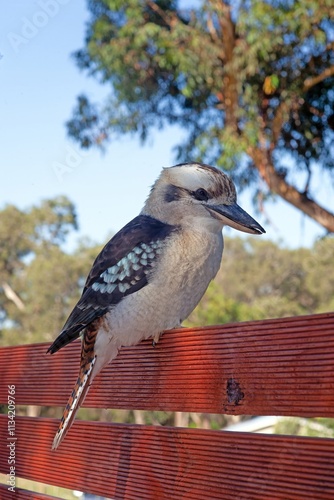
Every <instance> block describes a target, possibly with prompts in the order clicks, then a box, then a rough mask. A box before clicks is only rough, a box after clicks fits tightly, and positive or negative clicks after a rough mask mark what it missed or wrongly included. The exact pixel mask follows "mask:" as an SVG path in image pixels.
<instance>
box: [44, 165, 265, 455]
mask: <svg viewBox="0 0 334 500" xmlns="http://www.w3.org/2000/svg"><path fill="white" fill-rule="evenodd" d="M236 200H237V195H236V190H235V187H234V184H233V182H232V181H231V179H230V178H229V177H228V176H227V175H226V174H224V173H223V172H221V171H220V170H218V169H216V168H214V167H210V166H209V165H204V164H201V163H184V164H180V165H176V166H174V167H170V168H164V169H163V170H162V173H161V175H160V176H159V178H158V179H157V180H156V182H155V183H154V185H153V187H152V189H151V192H150V194H149V196H148V198H147V201H146V203H145V205H144V208H143V209H142V211H141V213H140V214H139V215H138V216H137V217H135V218H134V219H133V220H132V221H131V222H129V223H128V224H127V225H126V226H124V227H123V229H121V230H120V231H119V232H118V233H117V234H116V235H115V236H113V238H111V240H110V241H109V242H108V243H107V244H106V245H105V247H104V248H103V250H102V251H101V253H100V254H99V255H98V256H97V258H96V260H95V262H94V264H93V267H92V269H91V271H90V273H89V275H88V278H87V280H86V284H85V286H84V289H83V292H82V295H81V298H80V300H79V302H78V303H77V305H76V306H75V307H74V309H73V311H72V312H71V314H70V316H69V318H68V320H67V321H66V323H65V325H64V327H63V330H62V331H61V333H60V335H59V336H58V338H57V339H56V340H55V341H54V342H53V344H52V345H51V347H50V348H49V349H48V352H50V353H51V354H53V353H55V352H57V351H58V350H59V349H61V348H62V347H64V346H65V345H66V344H68V343H69V342H72V340H75V339H77V338H78V337H79V335H80V334H82V350H81V363H80V371H79V376H78V379H77V382H76V384H75V387H74V389H73V391H72V394H71V396H70V398H69V401H68V403H67V405H66V408H65V410H64V414H63V417H62V420H61V423H60V426H59V429H58V431H57V434H56V436H55V438H54V441H53V449H55V448H57V447H58V446H59V444H60V442H61V441H62V439H63V438H64V436H65V434H66V432H67V430H68V429H69V427H70V425H71V423H72V421H73V419H74V416H75V414H76V411H77V410H78V408H79V407H80V405H81V404H82V402H83V400H84V397H85V395H86V394H87V391H88V388H89V386H90V385H91V383H92V381H93V379H94V378H95V377H96V375H97V374H98V373H99V372H100V371H101V370H102V368H103V367H104V366H105V365H107V364H108V363H110V362H111V361H112V360H113V359H114V358H115V357H116V356H117V353H118V351H119V349H120V348H121V347H122V346H133V345H135V344H138V343H139V342H140V341H141V340H143V339H148V338H152V339H153V342H157V341H158V340H159V336H160V335H161V333H162V332H163V331H164V330H169V329H172V328H175V327H178V326H180V324H181V323H182V321H183V320H184V319H186V318H187V317H188V315H189V314H190V313H191V312H192V311H193V309H194V308H195V307H196V305H197V304H198V302H199V301H200V299H201V298H202V296H203V294H204V292H205V291H206V289H207V287H208V285H209V283H210V281H211V280H212V279H213V278H214V277H215V275H216V274H217V272H218V269H219V267H220V263H221V259H222V254H223V235H222V229H223V227H224V226H225V225H227V226H231V227H234V228H235V229H238V230H240V231H244V232H246V233H252V234H261V233H264V232H265V231H264V229H263V228H262V227H261V226H260V224H258V223H257V222H256V221H255V220H254V219H253V218H252V217H251V216H250V215H248V214H247V213H246V212H245V211H244V210H243V209H242V208H240V207H239V205H237V202H236Z"/></svg>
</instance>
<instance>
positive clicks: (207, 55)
mask: <svg viewBox="0 0 334 500" xmlns="http://www.w3.org/2000/svg"><path fill="white" fill-rule="evenodd" d="M88 6H89V10H90V13H91V18H90V21H89V23H88V29H87V37H86V46H85V48H83V49H82V50H79V51H78V52H76V54H75V60H76V62H77V64H78V66H79V68H81V69H83V70H86V71H87V72H88V74H89V75H91V76H93V77H95V78H97V79H99V80H100V81H101V83H104V84H105V83H108V84H110V86H111V91H110V96H109V97H108V99H107V100H106V102H105V103H104V104H103V105H100V106H99V105H97V104H94V103H91V102H89V100H88V98H87V97H86V96H84V95H81V96H79V97H78V102H77V105H76V108H75V109H74V114H73V117H72V119H71V120H70V121H69V122H68V132H69V134H70V136H72V137H73V138H75V139H76V140H78V141H79V142H80V144H81V146H82V147H85V148H87V147H90V146H92V145H101V144H103V143H104V142H105V141H107V140H111V139H113V138H115V136H117V135H118V134H125V133H137V134H139V136H140V137H141V139H142V140H144V139H145V138H146V137H147V135H148V133H149V132H150V131H151V130H152V129H156V128H161V127H163V126H164V125H166V124H178V125H179V126H180V127H183V128H184V130H185V131H186V134H187V135H186V139H185V141H184V143H183V144H180V145H179V147H178V149H177V151H178V158H179V160H181V161H186V160H188V161H189V159H192V160H200V161H204V162H208V163H212V164H216V165H218V166H221V167H223V168H224V169H225V170H229V171H230V173H231V174H232V176H233V177H234V179H235V180H236V182H237V183H238V185H239V188H242V187H246V186H247V187H249V186H250V187H251V188H252V190H253V194H254V197H255V198H257V199H258V200H260V202H261V203H262V201H263V200H265V199H266V198H267V197H269V196H270V195H279V196H280V197H282V198H283V199H284V200H286V201H287V202H288V203H290V204H292V205H293V206H295V207H297V208H298V209H300V210H301V211H302V212H304V213H305V214H307V215H308V216H310V217H312V218H313V219H314V220H315V221H317V222H318V223H319V224H321V225H322V226H323V227H324V228H326V230H327V231H329V232H334V216H333V214H332V213H330V212H329V211H328V210H326V209H325V208H323V207H322V206H321V204H320V203H319V202H318V201H316V200H315V199H314V198H313V193H312V190H311V177H312V173H313V172H314V171H318V172H321V173H322V174H323V173H324V172H325V171H326V172H329V173H331V174H332V173H333V171H334V169H333V139H334V132H333V129H334V110H333V103H334V90H333V89H334V36H333V33H334V21H333V15H332V14H333V12H332V8H333V3H332V1H331V0H317V1H315V0H306V1H299V0H291V1H290V0H267V1H263V0H262V1H260V0H252V1H251V2H250V1H248V0H244V1H241V2H228V1H221V0H207V1H205V2H204V1H202V2H194V7H193V8H188V9H184V8H182V9H181V8H180V7H179V4H178V2H177V1H176V0H156V1H154V0H131V1H130V0H127V1H126V0H124V1H120V0H98V1H90V2H88ZM323 179H324V182H326V177H325V176H324V177H323Z"/></svg>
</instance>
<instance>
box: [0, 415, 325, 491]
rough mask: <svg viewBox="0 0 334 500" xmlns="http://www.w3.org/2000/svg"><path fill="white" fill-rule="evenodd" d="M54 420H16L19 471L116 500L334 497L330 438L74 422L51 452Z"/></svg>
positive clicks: (0, 434)
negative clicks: (55, 448) (60, 442)
mask: <svg viewBox="0 0 334 500" xmlns="http://www.w3.org/2000/svg"><path fill="white" fill-rule="evenodd" d="M57 425H58V422H57V421H56V420H53V419H45V418H38V419H36V418H29V417H21V418H18V419H17V424H16V435H17V448H16V451H17V453H16V457H17V462H16V468H17V469H16V470H17V475H18V476H20V477H25V478H29V479H32V480H36V481H41V482H47V483H51V484H54V485H58V486H63V487H66V488H72V489H77V490H81V491H88V492H90V491H91V492H92V491H94V492H95V493H97V494H100V495H105V496H107V497H109V498H114V499H116V500H121V499H122V500H124V499H126V500H139V499H140V500H143V499H145V500H174V499H175V500H181V499H182V500H191V499H192V500H194V499H196V500H199V499H201V500H202V499H205V500H231V499H233V500H255V499H256V500H297V499H298V500H301V499H303V500H304V499H312V500H315V499H316V500H333V498H334V460H333V456H334V444H333V440H331V439H318V438H302V437H291V436H274V435H263V434H262V435H261V434H249V433H234V432H223V431H206V430H199V429H182V428H169V427H155V426H137V425H121V424H117V425H116V424H106V423H101V422H98V423H97V422H83V421H81V422H80V421H77V422H75V424H74V425H73V427H72V429H71V431H70V433H69V434H68V437H67V438H66V440H65V441H64V443H63V444H62V446H61V447H60V448H59V450H57V451H56V452H52V451H51V450H50V447H51V442H52V438H53V435H54V433H55V431H56V428H57ZM6 433H7V420H6V417H5V416H2V417H0V439H1V442H4V440H5V438H6ZM7 467H8V465H7V462H6V457H5V456H4V455H3V454H2V455H1V456H0V471H1V472H6V469H7Z"/></svg>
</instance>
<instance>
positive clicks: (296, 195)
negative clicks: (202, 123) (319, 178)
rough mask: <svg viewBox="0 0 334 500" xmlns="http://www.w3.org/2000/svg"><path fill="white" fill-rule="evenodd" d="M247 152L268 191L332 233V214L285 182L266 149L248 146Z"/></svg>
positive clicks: (333, 228) (333, 229) (333, 230)
mask: <svg viewBox="0 0 334 500" xmlns="http://www.w3.org/2000/svg"><path fill="white" fill-rule="evenodd" d="M247 154H248V155H249V156H250V158H251V159H252V160H253V162H254V165H255V167H256V168H257V170H258V171H259V172H260V175H261V177H262V179H263V180H264V181H265V182H266V184H267V186H268V187H269V189H270V191H272V192H274V193H276V194H278V195H279V196H281V197H282V198H283V199H284V200H285V201H287V202H288V203H290V204H291V205H293V206H294V207H296V208H298V209H299V210H301V211H302V212H304V213H305V214H306V215H308V216H309V217H311V218H312V219H313V220H315V221H316V222H318V224H320V225H321V226H323V227H324V228H325V229H327V231H328V232H330V233H334V214H333V213H331V212H329V211H328V210H326V209H325V208H323V207H322V206H320V205H319V204H318V203H316V202H315V201H313V200H312V199H311V198H309V197H308V195H307V194H306V193H301V192H299V191H298V189H296V188H295V187H294V186H292V185H291V184H289V183H288V182H286V180H285V178H284V177H283V176H280V175H279V174H278V173H277V172H276V170H275V167H274V165H273V164H272V162H271V161H270V159H269V157H268V151H267V150H264V149H262V148H251V147H249V148H248V150H247Z"/></svg>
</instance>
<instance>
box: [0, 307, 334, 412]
mask: <svg viewBox="0 0 334 500" xmlns="http://www.w3.org/2000/svg"><path fill="white" fill-rule="evenodd" d="M48 346H49V345H48V344H36V345H28V346H17V347H8V348H3V349H0V373H1V375H2V377H1V378H2V380H1V384H0V403H6V402H7V385H10V384H14V385H15V386H16V404H31V405H45V406H64V405H65V404H66V401H67V399H68V396H69V394H70V391H71V390H72V387H73V386H74V383H75V381H76V378H77V373H78V369H79V361H80V345H79V342H74V343H72V344H71V345H69V346H67V347H65V348H64V349H62V350H61V351H60V352H59V353H56V354H54V355H52V356H50V355H47V354H46V350H47V347H48ZM84 406H87V407H101V408H127V409H145V410H165V411H168V410H171V411H193V412H207V413H226V414H240V415H242V414H246V415H299V416H305V417H311V416H328V417H334V313H328V314H320V315H312V316H304V317H303V316H301V317H294V318H284V319H278V320H266V321H255V322H249V323H237V324H229V325H222V326H214V327H207V328H197V329H192V330H191V329H180V330H173V331H169V332H166V333H165V334H164V335H163V337H162V340H161V341H160V342H159V343H158V345H157V346H156V347H155V349H153V347H152V344H151V342H149V341H147V342H142V343H141V344H140V345H138V346H136V347H133V348H127V349H122V351H121V353H120V354H119V356H118V358H117V359H116V360H115V361H114V362H113V363H112V364H111V365H109V366H108V367H107V368H105V369H104V370H103V371H102V373H101V375H100V376H99V377H97V379H96V380H95V381H94V383H93V386H92V388H91V390H90V392H89V394H88V397H87V398H86V400H85V403H84Z"/></svg>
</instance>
